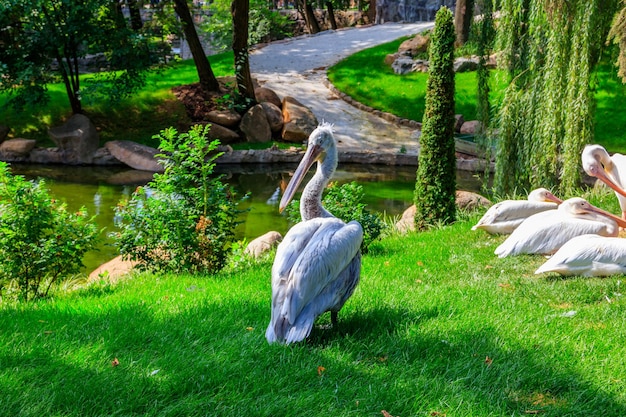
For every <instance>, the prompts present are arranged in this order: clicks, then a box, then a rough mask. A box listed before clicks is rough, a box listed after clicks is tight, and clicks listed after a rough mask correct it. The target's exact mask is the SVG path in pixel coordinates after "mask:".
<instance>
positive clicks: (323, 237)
mask: <svg viewBox="0 0 626 417" xmlns="http://www.w3.org/2000/svg"><path fill="white" fill-rule="evenodd" d="M316 161H317V170H316V172H315V175H314V176H313V178H311V180H310V181H309V182H308V184H307V185H306V187H305V188H304V191H303V193H302V198H301V201H300V214H301V216H302V221H301V222H300V223H298V224H296V225H295V226H293V227H292V228H291V230H289V232H288V233H287V234H286V235H285V237H284V239H283V240H282V242H281V243H280V245H278V248H277V250H276V258H275V259H274V265H273V266H272V313H271V319H270V323H269V325H268V326H267V331H266V332H265V337H266V338H267V341H268V342H270V343H273V342H280V343H293V342H298V341H301V340H303V339H304V338H306V337H307V336H308V335H309V333H310V332H311V329H312V328H313V323H314V321H315V319H316V318H317V317H318V316H319V315H320V314H323V313H324V312H326V311H330V312H331V320H332V323H333V324H336V322H337V312H338V311H339V310H340V309H341V307H343V305H344V303H345V302H346V301H347V300H348V298H349V297H350V296H351V295H352V293H353V291H354V289H355V287H356V285H357V284H358V282H359V275H360V272H361V252H360V250H359V248H360V246H361V242H362V241H363V228H362V227H361V225H360V224H359V223H358V222H356V221H351V222H350V223H347V224H346V223H344V222H343V221H341V220H339V219H338V218H336V217H334V216H333V215H332V214H331V213H329V212H328V211H327V210H326V209H324V207H323V206H322V191H323V190H324V188H325V187H326V185H327V184H328V182H329V180H330V178H331V177H332V175H333V173H334V172H335V169H336V167H337V148H336V144H335V138H334V136H333V131H332V125H330V124H328V123H322V124H321V125H320V126H318V127H317V129H315V130H314V131H313V133H311V135H310V136H309V141H308V147H307V150H306V153H305V154H304V157H303V158H302V161H301V162H300V165H299V166H298V168H297V169H296V171H295V172H294V175H293V178H292V179H291V181H290V182H289V184H288V185H287V188H286V189H285V193H284V195H283V197H282V199H281V201H280V205H279V210H280V211H283V210H284V208H285V207H286V206H287V204H289V202H290V201H291V199H292V198H293V196H294V194H295V192H296V190H297V188H298V186H299V185H300V183H301V182H302V179H303V178H304V176H305V174H306V173H307V171H308V170H309V168H310V167H311V165H313V163H314V162H316Z"/></svg>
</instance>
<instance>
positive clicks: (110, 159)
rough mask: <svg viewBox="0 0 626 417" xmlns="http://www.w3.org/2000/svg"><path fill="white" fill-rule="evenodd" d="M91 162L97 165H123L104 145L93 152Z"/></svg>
mask: <svg viewBox="0 0 626 417" xmlns="http://www.w3.org/2000/svg"><path fill="white" fill-rule="evenodd" d="M92 163H93V164H94V165H98V166H110V165H123V164H122V162H121V161H120V160H119V159H117V158H116V157H114V156H113V155H111V152H109V150H108V149H107V148H106V147H104V146H103V147H101V148H98V149H97V150H96V152H95V153H94V154H93V162H92Z"/></svg>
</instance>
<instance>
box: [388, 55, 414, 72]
mask: <svg viewBox="0 0 626 417" xmlns="http://www.w3.org/2000/svg"><path fill="white" fill-rule="evenodd" d="M414 65H415V61H413V58H410V57H408V56H400V57H398V59H396V60H395V61H393V64H391V69H393V72H395V73H396V74H400V75H404V74H409V73H411V72H413V68H414Z"/></svg>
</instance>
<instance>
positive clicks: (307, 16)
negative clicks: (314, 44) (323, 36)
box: [296, 0, 320, 35]
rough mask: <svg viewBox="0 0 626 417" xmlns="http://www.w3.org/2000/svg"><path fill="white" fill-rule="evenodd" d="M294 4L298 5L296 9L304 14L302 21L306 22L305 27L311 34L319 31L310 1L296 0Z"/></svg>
mask: <svg viewBox="0 0 626 417" xmlns="http://www.w3.org/2000/svg"><path fill="white" fill-rule="evenodd" d="M296 4H297V6H298V10H299V11H300V13H302V15H303V16H304V21H305V23H306V27H307V29H308V31H309V33H310V34H311V35H313V34H316V33H319V32H320V25H319V23H318V22H317V18H316V17H315V13H314V12H313V7H312V6H311V3H309V2H308V1H307V0H296Z"/></svg>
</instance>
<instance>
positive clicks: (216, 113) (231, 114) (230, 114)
mask: <svg viewBox="0 0 626 417" xmlns="http://www.w3.org/2000/svg"><path fill="white" fill-rule="evenodd" d="M205 118H206V120H207V121H209V122H211V123H215V124H218V125H221V126H224V127H236V126H237V125H238V124H239V122H240V121H241V115H240V114H239V113H237V112H236V111H234V110H230V109H229V110H211V111H210V112H208V113H207V114H206V116H205Z"/></svg>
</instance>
